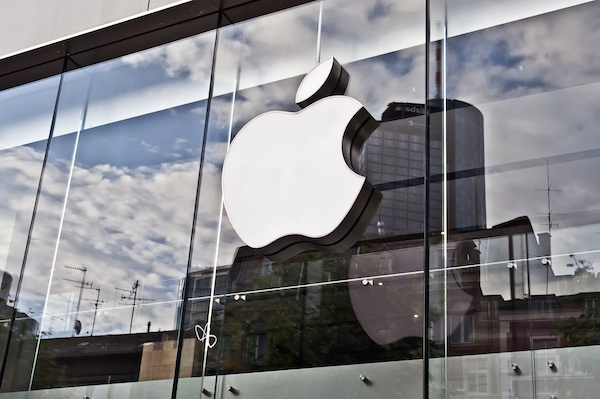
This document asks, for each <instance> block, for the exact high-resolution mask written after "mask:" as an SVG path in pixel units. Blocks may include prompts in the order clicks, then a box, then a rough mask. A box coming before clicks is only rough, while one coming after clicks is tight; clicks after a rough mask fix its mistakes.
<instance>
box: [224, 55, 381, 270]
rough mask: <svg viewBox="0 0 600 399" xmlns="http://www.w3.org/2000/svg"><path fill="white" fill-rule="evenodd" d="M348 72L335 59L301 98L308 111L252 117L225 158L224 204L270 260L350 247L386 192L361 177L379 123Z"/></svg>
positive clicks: (243, 234) (304, 86)
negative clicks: (354, 94)
mask: <svg viewBox="0 0 600 399" xmlns="http://www.w3.org/2000/svg"><path fill="white" fill-rule="evenodd" d="M348 81H349V75H348V73H347V72H346V71H345V70H344V68H343V67H342V66H341V65H340V64H339V63H338V62H337V61H336V60H335V59H334V58H333V57H332V58H328V59H327V60H325V61H323V62H322V63H320V64H319V65H317V66H316V67H315V68H314V69H313V70H312V71H311V72H309V73H308V74H307V75H306V76H305V78H304V80H303V81H302V83H301V84H300V87H299V88H298V92H297V95H296V102H297V103H298V105H300V106H301V107H302V108H303V109H302V110H300V111H298V112H282V111H271V112H266V113H264V114H262V115H259V116H257V117H256V118H254V119H252V120H251V121H250V122H248V123H247V124H246V125H245V126H244V127H243V128H242V129H241V130H240V131H239V133H238V134H237V135H236V137H235V139H234V140H233V141H232V143H231V146H230V148H229V151H228V152H227V155H226V157H225V162H224V164H223V174H222V188H223V198H224V203H225V209H226V211H227V214H228V216H229V219H230V221H231V224H232V226H233V228H234V229H235V231H236V232H237V234H238V235H239V236H240V238H241V239H242V240H243V241H244V242H245V243H246V244H247V245H249V246H250V247H252V248H255V249H257V250H258V251H259V252H261V253H262V254H263V255H264V256H266V257H268V258H269V259H271V260H284V259H287V258H289V257H291V256H293V255H295V254H298V253H300V252H302V251H305V250H307V249H312V248H319V249H326V250H331V251H338V252H339V251H343V250H346V249H348V248H349V247H351V246H352V245H354V243H355V242H356V241H357V240H358V239H360V237H361V236H362V232H363V231H364V228H365V227H366V225H367V224H368V222H369V220H370V218H371V217H372V215H373V213H374V212H375V210H376V209H377V206H378V205H379V202H380V201H381V193H380V192H379V191H378V190H376V189H375V188H374V187H373V185H372V184H371V183H370V182H369V181H367V179H366V178H365V177H364V176H361V175H359V174H358V154H359V152H360V148H361V147H362V145H363V143H364V141H365V140H366V139H367V138H368V137H369V135H370V134H371V133H372V132H373V131H374V130H375V129H376V128H377V126H378V125H379V124H378V122H376V121H375V119H373V117H372V116H371V115H370V114H369V113H368V111H366V110H365V108H364V107H363V106H362V104H361V103H360V102H358V101H356V100H355V99H353V98H351V97H347V96H344V95H339V94H343V93H345V91H346V87H347V85H348Z"/></svg>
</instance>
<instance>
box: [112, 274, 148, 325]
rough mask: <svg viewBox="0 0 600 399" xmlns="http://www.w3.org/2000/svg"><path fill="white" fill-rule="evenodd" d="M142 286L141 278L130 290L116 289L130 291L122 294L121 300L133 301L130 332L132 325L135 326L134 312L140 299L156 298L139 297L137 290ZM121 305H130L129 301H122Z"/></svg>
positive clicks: (116, 288)
mask: <svg viewBox="0 0 600 399" xmlns="http://www.w3.org/2000/svg"><path fill="white" fill-rule="evenodd" d="M139 287H140V280H135V283H133V285H132V286H131V289H130V290H126V289H123V288H118V287H115V290H119V291H125V292H128V293H129V295H121V300H125V301H133V303H132V306H131V321H130V322H129V334H131V327H132V326H133V313H134V312H135V305H136V303H137V302H139V301H154V299H148V298H138V297H137V290H138V288H139ZM120 305H129V304H128V303H120Z"/></svg>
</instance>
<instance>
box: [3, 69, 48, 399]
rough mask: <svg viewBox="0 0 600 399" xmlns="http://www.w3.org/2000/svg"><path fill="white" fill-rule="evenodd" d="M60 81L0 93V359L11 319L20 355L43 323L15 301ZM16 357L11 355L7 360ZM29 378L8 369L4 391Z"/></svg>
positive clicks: (24, 303) (26, 305) (24, 371)
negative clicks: (13, 319)
mask: <svg viewBox="0 0 600 399" xmlns="http://www.w3.org/2000/svg"><path fill="white" fill-rule="evenodd" d="M59 81H60V78H59V77H52V78H48V79H45V80H42V81H39V82H36V83H31V84H28V85H25V86H21V87H17V88H14V89H10V90H5V91H3V92H0V176H1V177H0V273H2V277H1V279H2V281H1V287H0V309H1V310H0V359H3V357H4V350H5V347H6V340H7V337H8V329H9V327H10V320H11V318H12V317H13V313H14V317H15V325H14V328H13V330H12V342H13V343H14V346H17V347H19V348H21V349H20V351H22V352H27V351H29V350H30V349H31V344H32V343H33V344H34V343H35V341H34V337H35V334H37V333H38V328H39V323H40V320H41V319H40V316H41V313H39V312H38V310H37V309H33V308H32V307H31V304H29V303H27V301H26V300H23V301H19V299H21V298H23V296H24V295H23V291H21V292H19V293H18V292H17V287H18V285H19V277H20V274H21V267H22V264H23V257H24V254H25V250H26V246H27V237H28V234H29V228H30V225H31V219H32V216H33V212H34V203H35V197H36V193H37V189H38V184H39V181H40V174H41V172H42V163H43V160H44V156H45V153H46V146H47V140H48V136H49V134H50V128H51V123H52V116H53V113H54V107H55V103H56V96H57V93H58V86H59ZM17 296H18V297H17ZM25 296H26V295H25ZM18 351H19V350H15V349H14V348H13V349H12V350H11V351H9V354H10V359H11V360H13V361H14V359H15V357H16V356H18V353H17V352H18ZM29 374H30V370H27V369H26V368H25V369H19V368H7V369H6V371H5V380H4V383H3V384H2V389H3V390H7V389H10V387H9V385H11V384H19V382H18V381H20V380H23V379H24V380H27V378H28V377H27V375H29Z"/></svg>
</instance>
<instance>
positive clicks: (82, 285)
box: [63, 265, 93, 336]
mask: <svg viewBox="0 0 600 399" xmlns="http://www.w3.org/2000/svg"><path fill="white" fill-rule="evenodd" d="M65 268H67V269H73V270H79V271H80V272H83V276H82V277H81V281H78V280H71V279H69V278H63V280H65V281H70V282H72V283H77V284H78V285H76V287H77V288H79V299H78V300H77V309H76V310H75V323H74V324H73V335H72V336H75V333H77V335H79V333H80V332H81V320H79V307H80V305H81V297H82V295H83V290H84V289H85V288H88V289H90V288H92V284H93V283H86V282H85V275H86V273H87V267H85V266H83V267H74V266H67V265H65Z"/></svg>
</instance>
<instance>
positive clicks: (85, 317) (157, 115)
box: [8, 32, 215, 397]
mask: <svg viewBox="0 0 600 399" xmlns="http://www.w3.org/2000/svg"><path fill="white" fill-rule="evenodd" d="M214 38H215V34H214V32H212V33H207V34H203V35H200V36H196V37H192V38H189V39H185V40H182V41H180V42H175V43H172V44H169V45H165V46H162V47H160V48H156V49H152V50H149V51H147V52H142V53H139V54H136V55H132V56H127V57H123V58H119V59H116V60H113V61H110V62H106V63H102V64H98V65H95V66H92V67H88V68H84V69H80V70H76V71H72V72H69V73H66V74H65V75H64V83H63V91H62V95H61V99H60V104H59V109H58V114H57V123H56V129H55V133H56V134H55V137H54V138H53V141H52V144H51V147H50V156H49V161H48V165H49V166H48V170H47V175H46V179H45V181H44V187H43V191H42V196H41V200H40V205H39V218H38V221H37V223H36V226H35V229H34V235H33V240H32V242H33V244H32V247H31V252H30V258H29V260H28V263H27V269H26V274H25V279H24V281H23V293H24V294H23V295H24V302H26V303H27V304H28V305H29V306H30V307H31V308H32V309H33V310H35V312H36V314H40V315H41V314H42V312H43V315H44V317H43V319H42V320H41V322H40V327H39V334H38V336H37V337H36V338H37V339H35V340H32V341H33V342H32V345H31V348H30V349H28V350H29V352H27V353H24V352H23V354H21V355H20V356H18V357H17V358H16V359H15V361H14V363H12V364H9V366H8V367H9V368H12V369H13V370H14V369H16V367H29V370H30V371H29V372H28V373H23V378H22V379H23V380H24V381H23V384H21V385H18V386H14V387H12V389H11V390H27V389H28V388H30V389H33V390H40V389H48V388H58V387H72V386H81V385H95V384H113V383H125V382H138V381H139V382H142V381H145V382H148V381H154V380H166V381H169V380H171V381H170V382H169V383H163V384H158V385H156V389H157V391H155V392H152V393H141V392H139V390H138V389H137V388H135V387H133V388H132V386H130V388H128V389H125V390H124V391H123V392H122V396H121V397H155V396H153V395H154V394H156V393H157V392H163V394H164V396H162V397H165V396H168V395H169V393H170V389H171V387H172V378H173V374H174V368H175V357H176V356H175V355H176V352H177V344H176V343H177V339H176V338H177V331H176V330H177V329H178V320H179V317H180V316H179V315H178V312H179V311H180V310H181V309H180V306H179V298H180V295H181V292H180V285H181V282H182V281H183V279H185V275H186V270H187V260H188V253H189V245H190V233H191V228H192V220H193V216H194V204H195V196H196V187H197V182H198V171H199V166H200V153H201V148H202V139H203V132H204V121H205V117H206V104H207V101H206V98H207V97H208V82H209V78H208V77H209V76H210V65H211V61H212V50H213V46H212V44H214ZM202 65H205V66H209V69H205V70H195V69H194V70H191V69H190V67H191V66H194V68H195V67H196V66H199V67H200V66H202ZM11 349H12V348H11ZM184 349H185V345H184ZM17 364H19V365H23V366H17ZM31 370H33V373H32V372H31ZM29 375H32V379H31V381H30V377H29ZM133 385H135V384H133ZM147 386H150V385H148V384H147ZM128 392H129V393H128ZM134 392H136V393H134Z"/></svg>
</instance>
